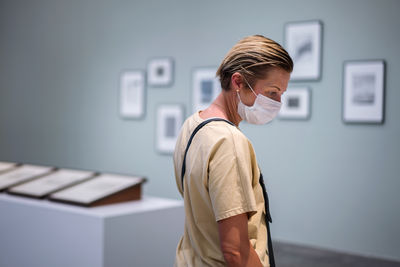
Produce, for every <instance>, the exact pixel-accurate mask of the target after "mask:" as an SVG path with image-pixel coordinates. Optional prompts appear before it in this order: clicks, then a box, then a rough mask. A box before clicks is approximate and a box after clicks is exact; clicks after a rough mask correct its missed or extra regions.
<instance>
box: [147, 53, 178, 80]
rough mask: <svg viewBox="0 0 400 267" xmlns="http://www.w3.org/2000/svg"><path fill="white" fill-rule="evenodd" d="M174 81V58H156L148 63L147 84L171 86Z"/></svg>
mask: <svg viewBox="0 0 400 267" xmlns="http://www.w3.org/2000/svg"><path fill="white" fill-rule="evenodd" d="M173 81H174V60H173V59H172V58H169V57H164V58H154V59H151V60H150V61H149V63H148V64H147V84H148V85H149V86H154V87H166V86H171V85H172V84H173Z"/></svg>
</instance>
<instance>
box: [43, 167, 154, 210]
mask: <svg viewBox="0 0 400 267" xmlns="http://www.w3.org/2000/svg"><path fill="white" fill-rule="evenodd" d="M145 181H146V179H145V178H143V177H134V176H125V175H115V174H101V175H99V176H97V177H95V178H93V179H91V180H89V181H86V182H83V183H80V184H78V185H75V186H72V187H69V188H67V189H64V190H61V191H59V192H56V193H54V194H51V195H50V197H49V199H50V200H52V201H58V202H66V203H70V204H75V205H81V206H88V207H92V206H100V205H106V204H112V203H118V202H124V201H130V200H137V199H140V198H141V186H142V184H143V182H145Z"/></svg>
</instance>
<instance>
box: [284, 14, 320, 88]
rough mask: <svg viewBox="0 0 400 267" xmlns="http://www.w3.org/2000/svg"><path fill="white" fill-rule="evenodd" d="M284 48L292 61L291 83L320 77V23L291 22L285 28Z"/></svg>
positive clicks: (315, 21) (316, 21)
mask: <svg viewBox="0 0 400 267" xmlns="http://www.w3.org/2000/svg"><path fill="white" fill-rule="evenodd" d="M284 39H285V47H286V49H287V51H288V53H289V55H290V56H291V57H292V59H293V63H294V68H293V72H292V74H291V80H292V81H298V80H318V79H319V78H320V77H321V51H322V23H321V22H320V21H318V20H314V21H303V22H291V23H287V24H286V26H285V38H284Z"/></svg>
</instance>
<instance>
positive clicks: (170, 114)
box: [156, 104, 184, 154]
mask: <svg viewBox="0 0 400 267" xmlns="http://www.w3.org/2000/svg"><path fill="white" fill-rule="evenodd" d="M183 110H184V108H183V106H182V105H179V104H175V105H172V104H168V105H167V104H165V105H160V106H159V107H158V109H157V119H156V121H157V125H156V129H157V136H156V138H157V140H156V144H157V151H159V152H160V153H165V154H171V153H173V152H174V149H175V144H176V139H177V137H178V134H179V131H180V128H181V126H182V124H183V117H184V111H183Z"/></svg>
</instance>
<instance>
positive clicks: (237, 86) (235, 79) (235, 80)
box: [231, 72, 243, 91]
mask: <svg viewBox="0 0 400 267" xmlns="http://www.w3.org/2000/svg"><path fill="white" fill-rule="evenodd" d="M242 87H243V77H242V74H240V73H239V72H235V73H234V74H232V76H231V88H232V89H233V90H234V91H238V90H241V89H242Z"/></svg>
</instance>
